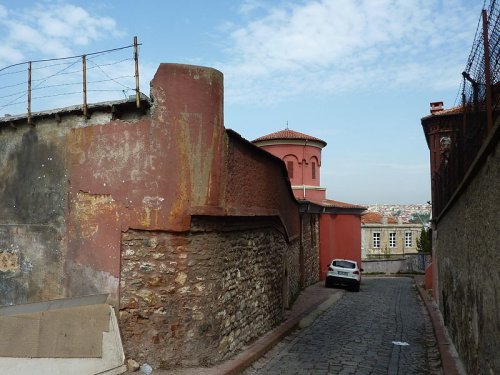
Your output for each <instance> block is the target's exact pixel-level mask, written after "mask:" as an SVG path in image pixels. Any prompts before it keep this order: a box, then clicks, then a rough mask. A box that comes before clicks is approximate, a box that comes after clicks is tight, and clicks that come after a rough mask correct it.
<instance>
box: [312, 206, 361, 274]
mask: <svg viewBox="0 0 500 375" xmlns="http://www.w3.org/2000/svg"><path fill="white" fill-rule="evenodd" d="M319 225H320V227H319V231H320V244H319V246H320V259H319V266H320V277H321V280H324V279H325V273H326V269H327V266H328V264H329V263H330V262H331V261H332V259H334V258H342V259H351V260H355V261H357V262H358V264H359V266H360V267H361V217H360V216H359V215H335V214H323V215H321V217H320V222H319Z"/></svg>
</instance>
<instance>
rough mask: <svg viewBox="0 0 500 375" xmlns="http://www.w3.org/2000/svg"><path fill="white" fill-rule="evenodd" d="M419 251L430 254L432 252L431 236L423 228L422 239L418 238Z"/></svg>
mask: <svg viewBox="0 0 500 375" xmlns="http://www.w3.org/2000/svg"><path fill="white" fill-rule="evenodd" d="M417 251H418V252H420V253H430V252H431V251H432V244H431V236H430V233H429V231H427V230H426V229H425V228H422V231H421V232H420V238H417Z"/></svg>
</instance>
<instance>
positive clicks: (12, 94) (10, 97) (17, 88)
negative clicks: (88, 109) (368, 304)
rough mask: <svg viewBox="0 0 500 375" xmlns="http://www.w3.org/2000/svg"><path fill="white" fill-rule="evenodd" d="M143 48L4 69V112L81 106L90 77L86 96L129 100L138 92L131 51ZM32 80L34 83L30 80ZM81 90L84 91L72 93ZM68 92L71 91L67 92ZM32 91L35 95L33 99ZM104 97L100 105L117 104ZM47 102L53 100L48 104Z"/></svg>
mask: <svg viewBox="0 0 500 375" xmlns="http://www.w3.org/2000/svg"><path fill="white" fill-rule="evenodd" d="M139 45H140V44H138V43H136V40H134V44H131V45H128V46H124V47H119V48H113V49H108V50H104V51H98V52H92V53H88V54H85V55H78V56H68V57H61V58H54V59H39V60H32V61H31V62H30V61H25V62H21V63H16V64H12V65H9V66H6V67H3V68H1V69H0V110H5V109H7V108H8V109H9V110H14V111H18V112H19V113H22V112H26V107H25V108H21V107H19V106H20V105H22V104H26V105H27V108H28V113H29V112H30V107H31V106H34V107H36V110H42V109H47V108H51V107H63V106H67V105H69V104H71V105H72V104H75V102H80V103H81V102H82V99H81V98H82V97H83V92H84V85H83V76H85V77H86V79H85V87H86V90H85V92H87V93H95V95H98V94H99V93H102V94H103V95H104V94H105V93H113V92H116V93H121V94H123V95H124V96H125V98H127V93H129V92H134V93H135V92H137V91H138V90H137V88H135V87H134V86H135V82H134V81H135V71H134V70H135V69H134V61H135V56H134V54H132V56H130V55H128V52H127V50H128V51H130V49H131V48H133V47H134V48H138V46H139ZM123 53H126V54H127V55H123ZM120 55H121V56H120ZM83 61H85V62H86V64H85V75H84V74H83V70H84V69H83V66H84V65H83ZM80 64H82V67H81V68H78V69H75V66H78V65H80ZM22 66H24V68H23V69H21V68H20V67H22ZM29 76H30V78H31V79H30V78H28V77H29ZM28 86H30V88H28ZM78 86H80V87H81V88H80V89H78V90H71V88H75V87H78ZM68 88H70V90H67V89H68ZM28 91H30V92H31V95H30V96H29V95H28ZM75 95H82V97H81V98H80V99H79V100H78V99H76V100H75ZM103 95H98V96H97V98H98V99H99V100H98V101H103V100H113V98H110V97H109V96H103ZM93 97H94V96H93ZM28 98H30V105H28ZM63 98H64V99H63ZM70 98H73V100H72V101H71V102H69V100H70ZM43 99H46V100H43ZM47 99H50V100H49V101H47ZM52 99H53V100H52ZM36 100H38V102H37V101H36ZM54 100H55V101H54ZM115 100H116V98H115ZM84 101H85V100H84ZM68 102H69V103H68ZM65 103H68V104H65Z"/></svg>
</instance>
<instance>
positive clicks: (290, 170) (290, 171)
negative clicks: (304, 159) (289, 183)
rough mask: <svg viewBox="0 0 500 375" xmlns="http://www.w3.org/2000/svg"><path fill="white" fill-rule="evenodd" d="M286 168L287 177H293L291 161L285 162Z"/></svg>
mask: <svg viewBox="0 0 500 375" xmlns="http://www.w3.org/2000/svg"><path fill="white" fill-rule="evenodd" d="M286 169H287V171H288V178H293V161H292V160H288V161H287V162H286Z"/></svg>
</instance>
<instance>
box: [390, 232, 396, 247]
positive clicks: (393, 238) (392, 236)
mask: <svg viewBox="0 0 500 375" xmlns="http://www.w3.org/2000/svg"><path fill="white" fill-rule="evenodd" d="M389 247H396V232H391V233H389Z"/></svg>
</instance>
